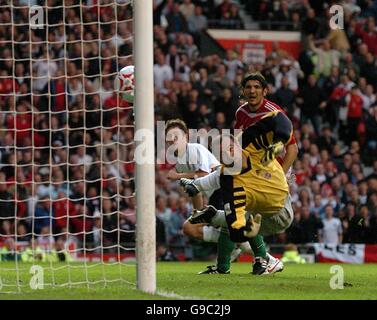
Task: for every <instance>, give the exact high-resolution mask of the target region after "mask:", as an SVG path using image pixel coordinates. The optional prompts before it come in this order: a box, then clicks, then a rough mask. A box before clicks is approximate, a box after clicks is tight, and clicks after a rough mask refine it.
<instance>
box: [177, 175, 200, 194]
mask: <svg viewBox="0 0 377 320" xmlns="http://www.w3.org/2000/svg"><path fill="white" fill-rule="evenodd" d="M179 184H180V185H181V186H182V187H183V188H184V190H185V192H186V193H187V194H188V195H189V197H194V196H196V195H197V194H198V193H199V192H200V190H199V189H198V187H197V186H196V185H195V183H194V180H192V179H187V178H181V179H180V180H179Z"/></svg>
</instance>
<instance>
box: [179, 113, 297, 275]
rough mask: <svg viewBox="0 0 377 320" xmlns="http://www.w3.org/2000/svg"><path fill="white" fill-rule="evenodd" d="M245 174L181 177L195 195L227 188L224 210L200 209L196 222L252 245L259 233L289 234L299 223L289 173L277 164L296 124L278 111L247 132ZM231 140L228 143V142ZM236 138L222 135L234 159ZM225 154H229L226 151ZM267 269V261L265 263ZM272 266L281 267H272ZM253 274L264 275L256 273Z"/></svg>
mask: <svg viewBox="0 0 377 320" xmlns="http://www.w3.org/2000/svg"><path fill="white" fill-rule="evenodd" d="M241 139H242V152H240V153H239V154H242V163H243V165H242V171H240V172H232V169H230V168H229V167H227V166H225V165H223V166H222V167H221V169H218V170H217V171H215V172H213V173H211V174H209V175H208V176H206V177H202V178H199V179H196V180H189V179H181V184H182V185H183V186H184V187H185V190H186V192H187V193H188V194H189V195H194V194H196V193H198V192H201V191H205V190H207V188H212V189H213V188H221V189H222V191H223V198H224V204H225V205H224V211H220V210H216V209H214V208H213V207H211V206H209V207H207V208H206V209H205V210H202V211H197V212H196V213H195V214H194V215H193V216H192V217H191V222H192V223H203V222H206V223H215V224H218V225H222V226H227V227H228V230H229V235H230V239H231V240H232V241H234V242H243V241H247V240H248V239H249V240H250V238H253V237H255V236H257V235H258V233H260V234H262V235H265V236H267V235H272V234H275V233H278V232H282V231H284V230H285V229H286V228H287V227H288V226H289V225H290V224H291V222H292V220H293V210H292V207H291V203H290V197H289V188H288V184H287V180H286V177H285V174H284V171H283V169H282V167H281V165H280V164H279V162H278V161H277V160H276V156H277V155H278V154H279V153H280V152H282V151H283V149H284V146H285V145H286V144H288V143H289V142H290V140H291V139H292V123H291V121H290V120H289V119H288V118H287V116H285V115H284V114H283V113H282V112H278V111H272V112H269V113H267V114H266V115H264V116H263V117H262V119H261V120H260V121H258V122H257V123H255V124H254V125H252V126H250V127H248V128H247V129H246V130H245V131H244V132H243V134H242V137H241ZM227 140H228V141H227ZM231 140H232V139H230V137H222V142H221V145H222V148H223V149H224V148H225V149H226V150H227V152H228V153H229V154H230V156H232V155H234V154H237V152H235V150H234V148H237V147H238V148H241V145H240V144H238V143H237V141H234V142H235V143H234V144H232V143H231V142H232V141H231ZM223 152H224V151H223ZM259 265H261V269H262V270H263V269H265V268H266V266H267V262H266V261H265V262H264V263H261V264H259ZM272 267H275V268H276V267H279V268H281V270H282V265H281V263H280V266H278V265H277V264H276V265H272ZM253 273H257V274H258V271H255V270H253Z"/></svg>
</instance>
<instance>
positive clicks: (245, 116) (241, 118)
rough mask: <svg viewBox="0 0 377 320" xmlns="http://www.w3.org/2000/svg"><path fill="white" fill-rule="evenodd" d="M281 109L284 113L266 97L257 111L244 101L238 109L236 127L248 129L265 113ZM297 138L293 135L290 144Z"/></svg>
mask: <svg viewBox="0 0 377 320" xmlns="http://www.w3.org/2000/svg"><path fill="white" fill-rule="evenodd" d="M276 110H278V111H281V112H283V113H284V110H283V109H282V108H280V107H279V106H278V105H277V104H275V103H273V102H271V101H269V100H267V99H264V100H263V104H262V105H261V106H260V107H259V108H258V109H257V110H256V111H255V112H252V111H251V110H250V108H249V106H248V103H247V102H246V103H244V104H243V105H242V106H240V107H239V108H238V109H237V111H236V124H235V125H234V128H235V129H243V130H245V129H247V128H248V127H250V126H252V125H253V124H255V123H257V122H258V121H259V120H260V119H261V118H262V117H263V116H264V115H266V114H267V113H269V112H271V111H276ZM295 143H296V139H295V137H294V136H293V135H292V139H291V140H290V141H289V143H288V144H295Z"/></svg>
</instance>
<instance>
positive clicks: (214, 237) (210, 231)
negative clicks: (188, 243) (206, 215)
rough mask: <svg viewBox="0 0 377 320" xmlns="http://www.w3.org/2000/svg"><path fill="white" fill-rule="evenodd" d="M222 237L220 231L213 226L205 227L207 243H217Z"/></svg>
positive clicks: (204, 237) (204, 238) (204, 236)
mask: <svg viewBox="0 0 377 320" xmlns="http://www.w3.org/2000/svg"><path fill="white" fill-rule="evenodd" d="M219 237H220V230H219V229H216V228H214V227H211V226H204V227H203V240H204V241H206V242H215V243H216V242H217V241H218V240H219Z"/></svg>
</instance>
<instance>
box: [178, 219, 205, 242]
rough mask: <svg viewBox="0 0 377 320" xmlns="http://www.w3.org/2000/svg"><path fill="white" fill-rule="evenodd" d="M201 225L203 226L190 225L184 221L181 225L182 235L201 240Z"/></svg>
mask: <svg viewBox="0 0 377 320" xmlns="http://www.w3.org/2000/svg"><path fill="white" fill-rule="evenodd" d="M203 225H204V224H192V223H191V222H189V221H185V222H184V224H183V228H182V229H183V233H184V235H186V236H188V237H192V238H198V239H202V238H203Z"/></svg>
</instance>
